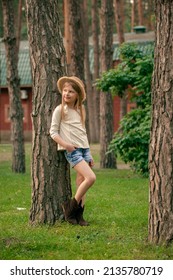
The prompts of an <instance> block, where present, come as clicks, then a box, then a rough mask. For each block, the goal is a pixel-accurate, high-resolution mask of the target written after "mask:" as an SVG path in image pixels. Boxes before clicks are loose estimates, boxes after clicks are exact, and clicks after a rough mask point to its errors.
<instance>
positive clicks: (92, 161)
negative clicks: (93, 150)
mask: <svg viewBox="0 0 173 280" xmlns="http://www.w3.org/2000/svg"><path fill="white" fill-rule="evenodd" d="M89 166H90V167H91V168H92V167H93V166H94V160H93V159H92V160H91V161H90V162H89Z"/></svg>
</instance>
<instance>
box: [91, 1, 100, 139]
mask: <svg viewBox="0 0 173 280" xmlns="http://www.w3.org/2000/svg"><path fill="white" fill-rule="evenodd" d="M97 4H98V1H97V0H92V11H91V13H92V36H93V52H94V73H93V82H94V83H95V81H96V79H98V78H99V54H100V51H99V20H98V7H97ZM93 103H94V114H93V118H94V121H95V137H96V138H95V140H94V141H93V142H97V143H98V142H99V139H100V93H99V90H97V89H96V88H95V87H94V86H93Z"/></svg>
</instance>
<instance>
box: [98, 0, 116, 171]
mask: <svg viewBox="0 0 173 280" xmlns="http://www.w3.org/2000/svg"><path fill="white" fill-rule="evenodd" d="M101 3H102V6H101V15H100V18H101V25H100V30H101V71H102V72H104V71H107V70H109V69H110V68H111V66H112V60H113V58H112V53H113V49H112V45H113V17H114V13H113V1H112V0H110V1H106V0H102V2H101ZM112 137H113V99H112V95H111V93H110V92H107V93H105V92H101V93H100V167H101V168H116V160H115V155H114V153H107V150H108V145H109V144H110V141H111V140H112Z"/></svg>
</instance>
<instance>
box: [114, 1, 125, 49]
mask: <svg viewBox="0 0 173 280" xmlns="http://www.w3.org/2000/svg"><path fill="white" fill-rule="evenodd" d="M121 1H122V0H114V11H115V22H116V27H117V33H118V41H119V44H120V45H121V44H122V43H124V41H125V38H124V28H123V20H122V15H121V7H122V6H121Z"/></svg>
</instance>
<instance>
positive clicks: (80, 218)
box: [76, 201, 89, 226]
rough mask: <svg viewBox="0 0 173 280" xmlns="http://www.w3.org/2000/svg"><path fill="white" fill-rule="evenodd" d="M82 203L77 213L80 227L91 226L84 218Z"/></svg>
mask: <svg viewBox="0 0 173 280" xmlns="http://www.w3.org/2000/svg"><path fill="white" fill-rule="evenodd" d="M81 203H82V201H80V203H79V205H78V209H77V212H76V220H77V222H78V224H79V225H80V226H89V223H88V222H87V221H85V220H84V218H83V212H84V206H83V207H82V205H81Z"/></svg>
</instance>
